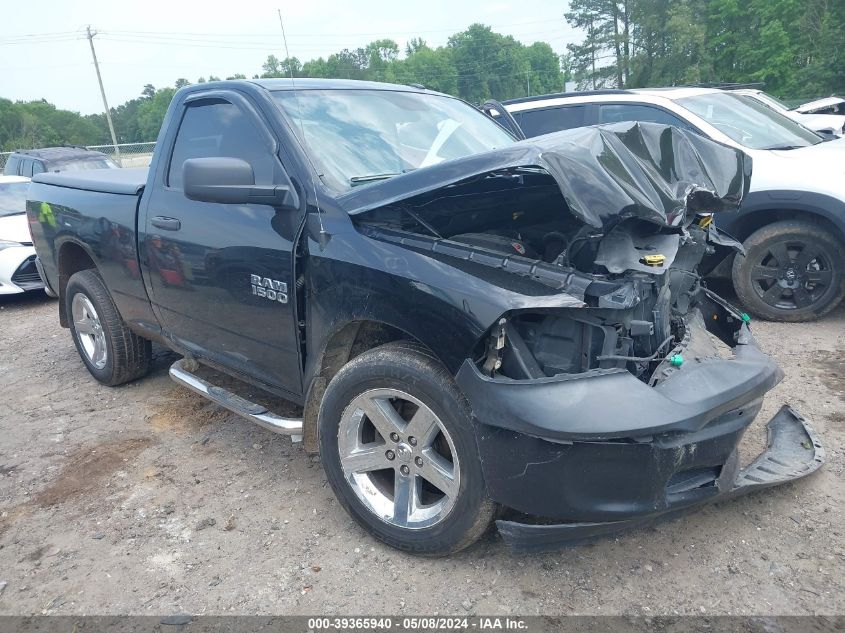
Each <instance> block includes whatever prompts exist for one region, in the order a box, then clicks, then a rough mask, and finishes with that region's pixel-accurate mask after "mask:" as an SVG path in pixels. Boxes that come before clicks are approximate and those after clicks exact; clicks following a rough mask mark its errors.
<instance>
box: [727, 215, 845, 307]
mask: <svg viewBox="0 0 845 633" xmlns="http://www.w3.org/2000/svg"><path fill="white" fill-rule="evenodd" d="M743 246H745V250H746V256H745V257H742V256H740V255H737V257H736V258H735V259H734V264H733V283H734V289H735V290H736V294H737V296H738V297H739V299H740V301H741V302H742V304H743V305H744V306H745V307H746V309H748V311H749V312H753V313H754V314H756V315H757V316H759V317H762V318H763V319H766V320H768V321H810V320H813V319H818V318H819V317H821V316H823V315H825V314H827V313H828V312H830V311H831V310H833V309H834V308H835V307H836V306H837V305H838V304H839V302H840V301H842V298H843V297H845V260H843V255H842V252H843V246H842V245H841V244H839V243H838V241H837V240H836V238H835V237H833V236H831V235H830V232H829V231H825V230H824V229H822V228H821V227H819V226H817V225H815V224H812V223H810V222H802V221H797V220H789V221H784V222H775V223H774V224H770V225H768V226H764V227H763V228H761V229H758V230H757V231H755V232H754V233H753V234H752V235H751V236H750V237H749V238H748V239H747V240H745V242H744V244H743Z"/></svg>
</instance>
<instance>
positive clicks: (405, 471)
mask: <svg viewBox="0 0 845 633" xmlns="http://www.w3.org/2000/svg"><path fill="white" fill-rule="evenodd" d="M399 470H400V472H401V473H402V474H403V475H407V474H408V473H410V472H411V469H410V468H408V467H407V466H405V465H403V466H402V467H401V468H399Z"/></svg>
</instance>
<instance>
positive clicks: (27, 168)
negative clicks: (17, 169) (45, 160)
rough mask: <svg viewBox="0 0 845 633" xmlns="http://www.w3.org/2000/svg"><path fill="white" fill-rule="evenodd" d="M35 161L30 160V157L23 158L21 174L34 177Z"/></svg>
mask: <svg viewBox="0 0 845 633" xmlns="http://www.w3.org/2000/svg"><path fill="white" fill-rule="evenodd" d="M34 162H35V161H33V160H30V159H29V158H27V159H25V160H23V161H22V162H21V176H29V177H32V164H33V163H34Z"/></svg>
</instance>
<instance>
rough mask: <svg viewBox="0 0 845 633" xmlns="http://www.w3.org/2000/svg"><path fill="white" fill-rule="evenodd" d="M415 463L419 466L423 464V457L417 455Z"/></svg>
mask: <svg viewBox="0 0 845 633" xmlns="http://www.w3.org/2000/svg"><path fill="white" fill-rule="evenodd" d="M414 463H415V464H416V465H417V466H422V457H416V458H414Z"/></svg>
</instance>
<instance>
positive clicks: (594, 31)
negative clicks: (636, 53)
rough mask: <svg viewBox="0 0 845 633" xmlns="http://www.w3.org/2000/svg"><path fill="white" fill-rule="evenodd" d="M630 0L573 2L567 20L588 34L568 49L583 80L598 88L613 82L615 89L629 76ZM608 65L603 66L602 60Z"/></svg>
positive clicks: (582, 0) (581, 0)
mask: <svg viewBox="0 0 845 633" xmlns="http://www.w3.org/2000/svg"><path fill="white" fill-rule="evenodd" d="M629 1H631V0H619V1H617V0H572V1H571V2H570V3H569V9H570V10H569V11H568V12H567V13H566V21H567V22H569V24H571V25H572V26H574V27H576V28H580V29H583V30H585V31H586V32H587V38H586V39H585V41H584V42H583V43H582V44H580V45H578V44H571V45H569V46H568V48H569V51H570V52H571V53H572V55H573V58H574V61H575V64H576V66H577V67H578V69H579V71H580V73H581V75H582V77H586V78H587V79H588V80H589V81H591V82H592V83H593V84H594V87H595V84H597V83H598V82H601V85H605V84H606V83H608V80H609V79H611V78H612V79H613V81H614V82H615V84H616V87H617V88H622V87H624V85H625V82H626V81H627V79H628V77H629V75H630V67H631V60H630V48H631V46H630V31H631V16H630V12H629V6H628V3H629ZM608 60H609V61H610V62H611V63H609V64H608V63H604V62H605V61H608Z"/></svg>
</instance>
